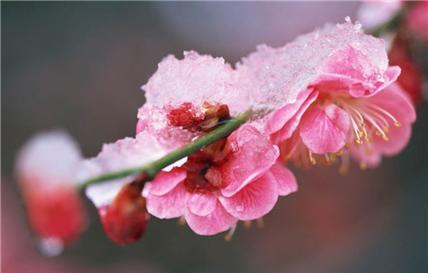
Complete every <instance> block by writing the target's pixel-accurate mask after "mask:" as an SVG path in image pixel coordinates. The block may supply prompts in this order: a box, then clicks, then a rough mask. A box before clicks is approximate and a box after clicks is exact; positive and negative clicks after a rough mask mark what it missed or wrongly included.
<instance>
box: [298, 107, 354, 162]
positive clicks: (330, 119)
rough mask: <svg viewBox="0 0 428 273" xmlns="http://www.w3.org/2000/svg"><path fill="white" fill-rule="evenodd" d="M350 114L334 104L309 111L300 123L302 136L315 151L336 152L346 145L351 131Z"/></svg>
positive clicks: (320, 152) (321, 152) (318, 152)
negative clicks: (346, 139) (347, 136)
mask: <svg viewBox="0 0 428 273" xmlns="http://www.w3.org/2000/svg"><path fill="white" fill-rule="evenodd" d="M349 127H350V121H349V116H348V114H347V113H346V112H345V111H344V110H342V109H341V108H339V107H337V106H336V105H334V104H329V105H327V106H325V107H324V108H321V107H315V108H313V109H311V110H310V111H308V112H307V113H306V114H305V115H304V116H303V118H302V122H301V124H300V137H301V138H302V141H303V143H304V144H305V145H306V146H307V147H308V148H309V149H310V150H311V151H312V152H314V153H317V154H324V153H334V152H337V151H339V150H340V149H341V148H342V147H343V146H344V145H345V138H346V135H347V133H348V131H349Z"/></svg>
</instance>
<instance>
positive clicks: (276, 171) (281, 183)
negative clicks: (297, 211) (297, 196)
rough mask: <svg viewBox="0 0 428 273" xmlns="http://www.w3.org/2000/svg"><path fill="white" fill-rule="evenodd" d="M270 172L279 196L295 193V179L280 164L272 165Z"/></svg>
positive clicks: (296, 187)
mask: <svg viewBox="0 0 428 273" xmlns="http://www.w3.org/2000/svg"><path fill="white" fill-rule="evenodd" d="M270 172H271V173H272V175H273V176H274V177H275V179H276V182H277V185H278V194H279V195H282V196H285V195H288V194H290V193H292V192H295V191H297V189H298V186H297V182H296V177H295V176H294V174H293V173H292V172H291V171H290V170H289V169H288V168H286V167H285V166H282V164H281V163H280V162H278V163H276V164H275V165H273V166H272V168H270Z"/></svg>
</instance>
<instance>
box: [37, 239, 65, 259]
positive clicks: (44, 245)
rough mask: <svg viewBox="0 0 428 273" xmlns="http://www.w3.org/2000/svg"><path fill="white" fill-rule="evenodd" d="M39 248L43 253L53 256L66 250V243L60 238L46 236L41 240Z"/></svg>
mask: <svg viewBox="0 0 428 273" xmlns="http://www.w3.org/2000/svg"><path fill="white" fill-rule="evenodd" d="M39 248H40V251H41V252H42V253H43V255H45V256H49V257H53V256H58V255H59V254H61V252H62V251H63V250H64V244H63V242H62V240H60V239H58V238H54V237H51V238H44V239H41V240H40V243H39Z"/></svg>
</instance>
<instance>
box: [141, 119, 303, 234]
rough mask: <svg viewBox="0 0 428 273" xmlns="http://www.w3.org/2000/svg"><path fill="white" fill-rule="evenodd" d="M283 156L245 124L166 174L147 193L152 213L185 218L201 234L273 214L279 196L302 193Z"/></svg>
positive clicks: (160, 215) (220, 230)
mask: <svg viewBox="0 0 428 273" xmlns="http://www.w3.org/2000/svg"><path fill="white" fill-rule="evenodd" d="M278 155H279V152H278V149H277V147H276V146H273V145H272V144H271V143H270V142H269V141H268V140H267V139H266V138H265V137H264V136H263V135H261V134H260V133H259V132H258V131H257V130H256V129H255V128H254V127H252V126H250V125H244V126H242V127H241V128H239V129H238V130H237V131H235V132H233V133H232V134H231V135H230V136H229V137H228V138H227V139H223V140H220V141H218V142H216V143H214V144H211V145H209V146H207V147H206V148H204V149H202V150H201V151H200V152H197V153H195V154H192V155H190V156H189V157H188V159H187V162H186V163H184V164H183V165H182V166H180V167H176V168H174V169H172V170H171V171H169V172H162V173H160V174H159V175H158V176H157V177H156V178H155V179H154V181H153V182H151V183H150V184H148V185H147V186H146V189H145V196H146V198H147V209H148V211H149V213H150V214H152V215H154V216H156V217H158V218H161V219H165V218H166V219H169V218H176V217H184V219H185V220H186V222H187V224H188V225H189V227H190V228H191V229H192V230H193V231H194V232H196V233H197V234H200V235H213V234H217V233H219V232H223V231H226V230H228V229H230V228H232V227H233V226H234V225H235V224H236V222H237V221H238V220H254V219H257V218H260V217H262V216H264V215H265V214H267V213H268V212H269V211H270V210H271V209H272V208H273V206H274V205H275V203H276V201H277V199H278V195H288V194H289V193H291V192H294V191H296V190H297V184H296V182H295V178H294V176H293V174H292V173H291V172H290V171H289V170H287V169H285V168H283V167H282V166H281V165H280V163H277V158H278Z"/></svg>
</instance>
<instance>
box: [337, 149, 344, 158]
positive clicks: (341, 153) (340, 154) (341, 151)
mask: <svg viewBox="0 0 428 273" xmlns="http://www.w3.org/2000/svg"><path fill="white" fill-rule="evenodd" d="M344 152H345V151H344V149H340V150H339V151H338V152H336V155H337V156H342V155H343V153H344Z"/></svg>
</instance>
